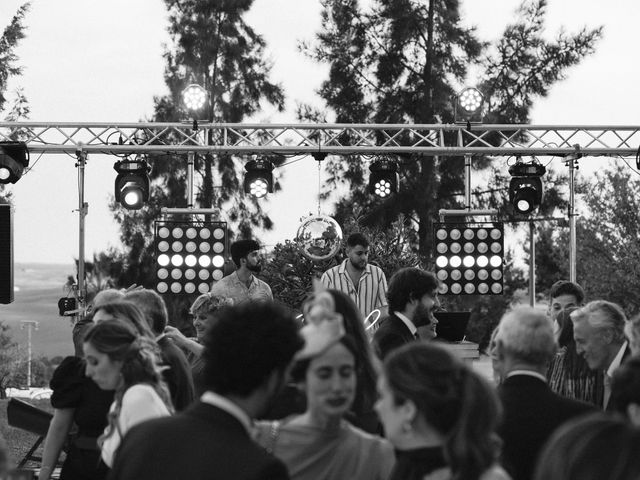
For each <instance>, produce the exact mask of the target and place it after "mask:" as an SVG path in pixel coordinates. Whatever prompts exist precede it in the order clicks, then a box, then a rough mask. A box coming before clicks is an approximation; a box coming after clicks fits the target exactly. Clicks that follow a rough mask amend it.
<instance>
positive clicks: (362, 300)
mask: <svg viewBox="0 0 640 480" xmlns="http://www.w3.org/2000/svg"><path fill="white" fill-rule="evenodd" d="M348 261H349V259H347V260H345V261H344V262H342V263H341V264H340V265H336V266H335V267H333V268H330V269H329V270H327V271H326V272H324V273H323V274H322V278H320V281H321V282H322V283H323V285H324V286H325V287H327V288H333V289H335V290H340V291H341V292H343V293H345V294H346V295H349V297H351V299H352V300H353V301H354V302H355V303H356V305H357V306H358V309H360V313H362V317H363V318H366V317H367V315H369V313H371V312H372V311H373V310H375V309H376V308H380V307H386V306H387V279H386V277H385V276H384V272H383V271H382V269H381V268H380V267H376V266H375V265H371V264H367V266H366V267H365V269H364V272H362V275H361V276H360V280H359V281H358V286H357V287H356V286H354V284H353V281H352V280H351V277H350V276H349V272H347V262H348Z"/></svg>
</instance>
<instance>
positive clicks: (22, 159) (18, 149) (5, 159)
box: [0, 142, 29, 183]
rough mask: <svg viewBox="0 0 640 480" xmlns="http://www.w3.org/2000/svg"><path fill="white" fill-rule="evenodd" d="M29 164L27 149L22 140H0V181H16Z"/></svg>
mask: <svg viewBox="0 0 640 480" xmlns="http://www.w3.org/2000/svg"><path fill="white" fill-rule="evenodd" d="M28 166H29V150H27V145H26V144H25V143H23V142H0V183H16V182H17V181H18V180H20V177H22V174H23V173H24V169H25V168H27V167H28Z"/></svg>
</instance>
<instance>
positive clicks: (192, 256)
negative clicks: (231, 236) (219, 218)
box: [154, 221, 228, 294]
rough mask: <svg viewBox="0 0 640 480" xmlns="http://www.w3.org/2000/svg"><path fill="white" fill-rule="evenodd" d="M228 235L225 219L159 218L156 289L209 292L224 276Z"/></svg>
mask: <svg viewBox="0 0 640 480" xmlns="http://www.w3.org/2000/svg"><path fill="white" fill-rule="evenodd" d="M227 237H228V235H227V224H226V223H224V222H169V221H156V222H155V225H154V244H155V258H156V277H157V279H156V290H157V291H158V292H159V293H163V294H164V293H174V294H192V293H207V292H208V291H209V287H210V286H211V283H212V282H216V281H218V280H220V279H221V278H222V277H223V275H224V268H223V267H224V262H225V258H226V256H227Z"/></svg>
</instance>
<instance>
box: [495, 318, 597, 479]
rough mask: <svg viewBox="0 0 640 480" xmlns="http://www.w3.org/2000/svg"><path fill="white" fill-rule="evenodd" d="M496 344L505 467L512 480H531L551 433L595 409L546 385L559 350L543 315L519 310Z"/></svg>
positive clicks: (503, 323)
mask: <svg viewBox="0 0 640 480" xmlns="http://www.w3.org/2000/svg"><path fill="white" fill-rule="evenodd" d="M495 342H496V344H495V350H494V352H495V355H496V356H497V359H498V361H499V362H500V364H501V367H502V372H503V374H504V377H503V378H504V380H503V383H502V384H501V385H500V387H499V388H498V394H499V396H500V399H501V400H502V405H503V408H504V420H503V424H502V427H501V429H500V431H499V433H500V434H501V436H502V440H503V441H504V448H503V465H504V467H505V468H506V469H507V470H508V471H509V473H510V475H511V477H512V478H513V480H529V479H530V478H531V477H532V475H533V471H534V468H535V462H536V460H537V457H538V454H539V453H540V450H541V448H542V446H543V445H544V443H545V442H546V441H547V439H548V438H549V437H550V436H551V434H552V433H553V432H554V431H555V430H556V429H557V428H558V427H559V426H560V425H561V424H562V423H564V422H565V421H567V420H569V419H570V418H573V417H576V416H579V415H582V414H585V413H588V412H590V411H593V410H594V407H593V406H591V405H588V404H586V403H583V402H579V401H576V400H572V399H568V398H564V397H561V396H559V395H556V394H555V393H553V392H552V391H551V389H550V388H549V386H548V385H547V377H546V372H547V364H548V363H549V361H550V360H551V358H552V357H553V356H554V354H555V353H556V350H557V345H556V341H555V339H554V335H553V326H552V324H551V320H550V319H549V318H548V317H547V316H546V314H545V312H544V311H540V310H536V309H533V308H530V307H518V308H515V309H514V310H512V311H510V312H508V313H506V314H505V315H504V317H502V320H501V321H500V324H499V325H498V332H497V334H496V338H495Z"/></svg>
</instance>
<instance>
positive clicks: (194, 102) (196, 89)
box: [182, 83, 207, 112]
mask: <svg viewBox="0 0 640 480" xmlns="http://www.w3.org/2000/svg"><path fill="white" fill-rule="evenodd" d="M182 101H183V103H184V106H185V107H187V110H190V111H192V112H197V111H198V110H202V108H203V107H204V105H205V103H207V91H206V90H205V89H204V87H201V86H200V85H198V84H196V83H192V84H191V85H187V88H185V89H184V90H183V91H182Z"/></svg>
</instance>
